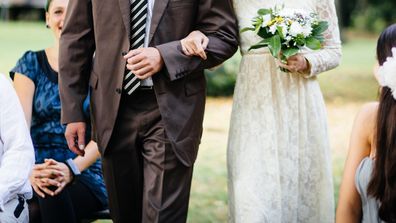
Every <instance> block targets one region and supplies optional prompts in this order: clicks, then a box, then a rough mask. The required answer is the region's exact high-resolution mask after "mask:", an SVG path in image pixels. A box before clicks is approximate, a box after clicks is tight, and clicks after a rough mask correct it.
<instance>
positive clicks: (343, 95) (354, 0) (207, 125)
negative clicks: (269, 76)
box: [0, 0, 396, 223]
mask: <svg viewBox="0 0 396 223" xmlns="http://www.w3.org/2000/svg"><path fill="white" fill-rule="evenodd" d="M5 1H6V0H0V20H3V21H0V72H1V73H8V71H9V70H10V69H11V68H12V67H13V66H14V65H15V63H16V61H17V59H18V58H19V57H21V56H22V54H23V53H24V52H25V51H26V50H39V49H43V48H45V47H47V46H49V45H50V44H52V42H53V40H52V34H51V32H50V31H49V30H48V29H46V28H45V24H44V22H43V14H44V12H43V10H42V8H40V7H37V6H35V7H31V6H30V7H29V6H24V7H20V6H12V7H7V6H6V5H5V4H4V2H5ZM7 1H10V0H7ZM11 1H12V0H11ZM20 1H23V0H20ZM40 1H42V0H40ZM29 2H31V1H29ZM336 3H337V12H338V16H339V23H340V27H341V31H342V40H343V58H342V62H341V65H340V66H339V67H338V68H336V69H334V70H332V71H329V72H326V73H323V74H321V75H319V78H318V80H319V82H320V85H321V88H322V91H323V94H324V97H325V100H326V104H327V109H328V116H329V131H330V142H331V148H332V155H333V172H334V189H335V194H334V197H335V199H337V197H338V187H339V184H340V181H341V176H342V172H343V166H344V161H345V157H346V154H347V150H348V138H349V134H350V130H351V126H352V123H353V120H354V116H355V114H356V113H357V111H358V110H359V109H360V107H361V106H362V104H363V103H365V102H367V101H373V100H376V97H377V92H378V85H377V83H376V81H375V79H374V77H373V75H372V68H373V65H374V64H375V45H376V38H377V37H378V35H379V33H380V32H381V31H382V30H383V29H384V28H385V27H386V26H388V25H389V24H392V23H395V22H396V13H394V10H395V8H396V1H395V0H348V1H342V0H336ZM240 58H241V55H240V54H239V53H236V54H235V55H234V56H233V57H232V58H231V59H229V60H228V61H227V62H225V63H224V64H223V65H222V66H220V67H218V68H216V69H214V70H208V71H206V77H207V80H208V95H210V96H211V97H209V98H208V101H207V109H206V113H205V121H204V135H203V140H202V143H201V147H200V152H199V155H198V159H197V162H196V165H195V171H194V179H193V185H192V191H191V202H190V209H189V218H188V222H191V223H210V222H216V223H217V222H226V221H227V213H228V211H227V203H228V199H227V169H226V165H227V164H226V163H227V162H226V148H227V140H228V127H229V118H230V113H231V108H232V94H233V90H234V85H235V80H236V75H237V73H238V71H239V61H240ZM100 222H107V221H100Z"/></svg>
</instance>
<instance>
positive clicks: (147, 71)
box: [124, 47, 164, 80]
mask: <svg viewBox="0 0 396 223" xmlns="http://www.w3.org/2000/svg"><path fill="white" fill-rule="evenodd" d="M124 59H126V61H127V65H126V67H127V69H128V70H130V71H132V73H133V74H134V75H136V76H137V78H139V79H141V80H143V79H146V78H148V77H151V76H153V75H154V74H155V73H157V72H158V71H160V70H161V69H162V67H163V66H164V61H163V60H162V57H161V54H160V53H159V51H158V50H157V49H156V48H154V47H148V48H138V49H134V50H131V51H129V52H128V53H127V54H126V55H124Z"/></svg>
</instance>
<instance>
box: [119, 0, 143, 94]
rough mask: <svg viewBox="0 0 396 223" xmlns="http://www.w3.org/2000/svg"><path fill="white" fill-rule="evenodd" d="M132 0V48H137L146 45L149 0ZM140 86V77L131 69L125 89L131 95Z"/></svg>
mask: <svg viewBox="0 0 396 223" xmlns="http://www.w3.org/2000/svg"><path fill="white" fill-rule="evenodd" d="M130 1H131V36H130V44H131V46H130V49H131V50H133V49H137V48H140V47H143V46H144V37H145V35H146V20H147V6H148V4H147V0H130ZM139 86H140V79H138V78H137V77H136V76H135V75H134V74H133V73H132V71H129V72H128V73H127V74H126V75H125V77H124V91H125V92H126V93H127V94H128V95H131V94H132V92H134V91H135V90H136V89H137V88H138V87H139Z"/></svg>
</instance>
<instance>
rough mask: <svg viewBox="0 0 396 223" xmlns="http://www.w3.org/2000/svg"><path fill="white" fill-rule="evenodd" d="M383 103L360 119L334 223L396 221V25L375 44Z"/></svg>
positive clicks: (362, 113)
mask: <svg viewBox="0 0 396 223" xmlns="http://www.w3.org/2000/svg"><path fill="white" fill-rule="evenodd" d="M377 59H378V64H379V68H378V70H376V74H377V75H376V76H377V77H378V81H379V83H380V85H381V90H380V96H379V102H374V103H369V104H367V105H365V106H364V107H363V109H362V110H361V111H360V112H359V114H358V115H357V117H356V120H355V124H354V127H353V130H352V135H351V140H350V148H349V154H348V158H347V161H346V164H345V169H344V177H343V180H342V184H341V188H340V197H339V202H338V208H337V214H336V220H337V223H342V222H347V223H351V222H365V223H366V222H367V223H368V222H370V223H372V222H388V223H389V222H396V128H395V127H396V24H394V25H392V26H390V27H388V28H387V29H386V30H385V31H384V32H383V33H382V34H381V36H380V37H379V39H378V43H377Z"/></svg>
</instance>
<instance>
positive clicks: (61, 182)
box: [29, 159, 73, 198]
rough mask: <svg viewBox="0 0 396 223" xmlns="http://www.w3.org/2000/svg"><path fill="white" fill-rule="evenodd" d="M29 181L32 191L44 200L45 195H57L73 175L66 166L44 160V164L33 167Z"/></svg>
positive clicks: (50, 160) (51, 160)
mask: <svg viewBox="0 0 396 223" xmlns="http://www.w3.org/2000/svg"><path fill="white" fill-rule="evenodd" d="M29 180H30V183H31V185H32V187H33V189H34V191H35V192H36V193H37V194H38V195H39V196H40V197H42V198H45V195H46V194H47V195H50V196H55V195H57V194H59V193H60V192H61V191H62V190H63V189H64V188H65V186H66V185H67V184H68V183H70V182H71V181H72V180H73V175H72V174H71V172H70V169H69V168H68V167H67V165H66V164H64V163H62V162H57V161H56V160H53V159H45V161H44V163H41V164H36V165H34V167H33V170H32V173H31V175H30V179H29Z"/></svg>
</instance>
